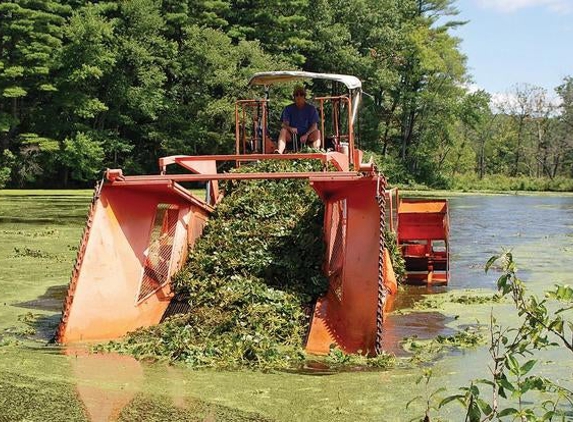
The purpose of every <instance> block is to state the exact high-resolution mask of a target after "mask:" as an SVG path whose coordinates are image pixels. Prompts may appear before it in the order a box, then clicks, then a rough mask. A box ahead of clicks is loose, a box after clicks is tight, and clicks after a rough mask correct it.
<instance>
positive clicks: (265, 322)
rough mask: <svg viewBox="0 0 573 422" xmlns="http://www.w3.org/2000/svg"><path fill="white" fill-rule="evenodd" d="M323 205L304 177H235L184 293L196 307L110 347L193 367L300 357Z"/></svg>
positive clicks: (192, 259)
mask: <svg viewBox="0 0 573 422" xmlns="http://www.w3.org/2000/svg"><path fill="white" fill-rule="evenodd" d="M320 169H321V163H320V162H314V161H309V160H304V161H296V162H284V161H277V162H262V163H258V164H254V165H249V166H242V167H241V169H240V171H241V172H284V171H291V172H292V171H296V172H306V171H316V170H320ZM322 226H323V206H322V202H321V201H320V199H319V198H318V196H317V195H316V193H315V192H314V191H313V190H312V188H311V187H310V185H309V183H308V181H306V180H292V179H291V180H260V181H240V182H239V181H234V182H230V183H228V184H227V186H225V199H224V200H223V201H222V203H221V204H219V205H218V207H217V209H216V211H215V213H214V215H213V216H212V218H211V219H210V220H209V223H208V225H207V227H206V229H205V232H204V235H203V236H202V237H201V239H199V241H198V242H197V244H196V245H195V249H194V250H193V252H192V253H191V254H190V256H189V259H188V262H187V265H186V267H185V268H184V269H183V270H182V271H181V272H180V273H179V274H178V275H177V277H176V279H175V285H176V288H177V290H178V291H179V293H182V294H184V295H185V296H187V297H189V302H190V304H191V311H190V313H189V314H187V315H182V316H178V317H174V318H171V319H169V320H168V321H166V322H165V323H163V324H160V325H158V326H155V327H151V328H148V329H143V330H138V331H136V332H135V333H132V334H130V335H129V336H127V338H126V339H125V341H123V342H122V343H112V344H111V346H110V347H111V348H112V349H114V350H119V351H124V352H128V353H131V354H134V355H135V356H136V357H140V358H142V357H155V358H156V357H163V358H167V359H169V360H174V361H180V362H184V363H186V364H188V365H190V366H192V367H218V368H241V367H259V368H265V367H273V368H276V367H289V366H292V365H293V364H295V363H296V362H300V361H302V360H303V359H304V354H303V340H304V336H305V334H306V331H307V329H308V323H309V319H310V312H309V310H310V309H311V305H312V303H313V301H315V300H316V299H317V297H318V296H320V295H321V294H323V293H324V292H325V291H326V288H327V280H326V278H325V277H324V275H323V272H322V268H321V266H322V261H323V256H324V241H323V238H322Z"/></svg>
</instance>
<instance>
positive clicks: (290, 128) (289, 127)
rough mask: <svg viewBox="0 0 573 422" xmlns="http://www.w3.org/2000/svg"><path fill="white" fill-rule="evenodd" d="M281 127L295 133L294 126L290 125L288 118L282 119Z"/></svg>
mask: <svg viewBox="0 0 573 422" xmlns="http://www.w3.org/2000/svg"><path fill="white" fill-rule="evenodd" d="M282 127H283V128H285V129H286V130H288V131H289V132H290V133H297V132H298V131H297V129H296V127H291V126H290V122H289V121H288V120H283V122H282Z"/></svg>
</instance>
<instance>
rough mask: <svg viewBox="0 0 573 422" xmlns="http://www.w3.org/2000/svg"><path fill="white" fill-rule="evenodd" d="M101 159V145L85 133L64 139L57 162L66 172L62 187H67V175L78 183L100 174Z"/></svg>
mask: <svg viewBox="0 0 573 422" xmlns="http://www.w3.org/2000/svg"><path fill="white" fill-rule="evenodd" d="M103 159H104V151H103V148H102V146H101V143H100V142H98V141H96V140H93V139H91V138H90V137H89V136H88V135H86V134H85V133H81V132H79V133H77V134H76V136H75V137H73V138H67V139H65V140H64V142H63V145H62V150H61V151H60V153H59V161H60V162H61V163H62V164H63V165H64V166H65V168H66V170H67V171H66V172H65V179H64V186H66V185H67V181H68V174H71V176H72V177H73V179H74V180H78V181H89V180H93V179H94V178H95V177H96V176H97V175H98V173H100V172H101V169H102V163H103Z"/></svg>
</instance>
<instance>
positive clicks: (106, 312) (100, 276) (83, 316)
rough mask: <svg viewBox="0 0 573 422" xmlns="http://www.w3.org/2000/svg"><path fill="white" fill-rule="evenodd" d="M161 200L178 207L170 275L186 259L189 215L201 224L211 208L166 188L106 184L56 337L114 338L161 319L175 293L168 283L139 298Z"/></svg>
mask: <svg viewBox="0 0 573 422" xmlns="http://www.w3.org/2000/svg"><path fill="white" fill-rule="evenodd" d="M160 203H166V204H176V205H178V206H179V213H178V217H177V222H176V225H177V227H176V230H175V234H174V238H173V253H172V254H171V258H170V267H169V268H170V269H169V271H170V273H171V274H172V273H173V272H174V271H175V270H176V269H178V268H179V267H180V266H181V265H182V264H183V261H184V254H185V250H186V248H187V243H188V241H187V234H188V232H189V230H188V228H187V226H188V224H189V222H190V220H191V222H192V224H195V225H197V224H201V223H200V222H201V221H204V219H205V218H206V215H207V214H208V211H207V208H203V207H199V206H197V205H194V204H189V203H188V201H186V200H185V199H184V198H182V197H181V196H180V195H179V194H178V193H177V192H175V190H174V189H169V188H167V187H164V188H163V189H161V190H160V189H158V188H157V187H156V189H155V190H151V191H150V190H140V189H131V188H118V187H115V186H109V185H106V186H104V188H103V189H102V192H101V196H100V197H99V200H98V201H97V202H96V204H95V208H94V212H93V216H92V217H93V218H92V222H91V224H92V230H91V233H90V235H89V237H88V238H87V243H86V245H85V252H84V253H83V254H82V255H81V256H79V257H78V265H79V271H78V272H77V275H76V279H75V280H74V279H73V280H72V281H71V282H70V286H73V288H72V287H70V291H69V292H68V298H67V299H66V305H65V308H64V315H63V317H62V322H61V323H60V327H59V329H58V341H60V342H62V343H69V342H75V341H84V340H104V339H112V338H117V337H120V336H122V335H124V334H126V333H127V332H129V331H132V330H134V329H136V328H139V327H144V326H149V325H153V324H157V323H158V322H159V320H160V319H161V316H162V315H163V312H164V311H165V309H166V307H167V305H168V304H169V301H170V298H171V288H170V285H169V283H166V284H165V285H163V286H160V287H159V288H158V289H157V291H155V292H154V293H153V294H151V295H150V296H149V297H147V299H145V300H143V301H141V302H138V294H139V292H140V282H141V280H142V276H143V269H144V264H145V262H146V253H147V251H148V248H149V240H150V233H151V230H152V228H153V227H152V226H153V224H154V219H155V213H156V210H157V205H158V204H160ZM193 214H198V215H199V216H200V217H196V219H197V218H198V221H199V223H197V222H194V221H195V219H193V218H192V215H193ZM193 231H194V232H195V233H196V232H197V231H199V230H197V228H195V229H194V230H193Z"/></svg>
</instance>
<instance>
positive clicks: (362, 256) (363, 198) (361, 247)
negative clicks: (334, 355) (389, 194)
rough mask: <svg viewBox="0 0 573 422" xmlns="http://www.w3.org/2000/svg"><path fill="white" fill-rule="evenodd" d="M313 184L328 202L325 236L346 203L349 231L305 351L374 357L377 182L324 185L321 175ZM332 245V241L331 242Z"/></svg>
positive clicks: (378, 228) (346, 223) (333, 182)
mask: <svg viewBox="0 0 573 422" xmlns="http://www.w3.org/2000/svg"><path fill="white" fill-rule="evenodd" d="M311 184H312V186H313V188H314V189H315V190H316V191H317V193H318V194H319V196H320V197H321V198H323V199H324V200H325V202H326V203H327V212H326V215H325V231H326V238H327V241H328V240H329V237H331V236H329V233H330V232H332V224H333V221H334V222H336V221H337V220H338V219H337V218H334V217H333V216H332V211H330V210H335V209H336V208H337V207H336V206H333V205H332V204H333V203H335V202H336V201H343V202H344V204H345V205H344V208H345V213H344V215H343V217H345V218H343V224H345V225H346V228H345V239H344V244H345V247H344V250H343V254H344V257H343V260H344V266H343V268H342V272H341V273H336V274H331V276H330V285H329V289H328V292H327V294H326V295H325V296H324V297H323V298H321V299H320V300H319V301H318V303H317V305H316V307H315V312H314V315H313V320H312V322H311V328H310V332H309V336H308V339H307V344H306V349H307V351H309V352H310V353H317V354H324V353H328V351H329V347H330V345H331V344H335V345H337V346H338V347H340V348H341V349H342V350H344V351H345V352H347V353H365V354H373V353H374V347H375V341H376V314H377V304H378V256H379V247H380V243H379V242H380V211H379V208H378V204H377V202H376V191H377V188H378V184H377V181H376V179H375V178H370V177H365V178H363V179H362V180H355V181H331V180H325V178H323V177H321V175H317V176H316V177H314V178H311ZM330 241H332V240H330Z"/></svg>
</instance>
